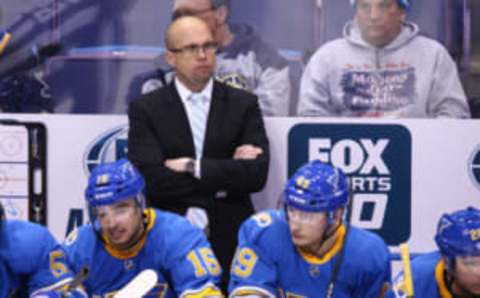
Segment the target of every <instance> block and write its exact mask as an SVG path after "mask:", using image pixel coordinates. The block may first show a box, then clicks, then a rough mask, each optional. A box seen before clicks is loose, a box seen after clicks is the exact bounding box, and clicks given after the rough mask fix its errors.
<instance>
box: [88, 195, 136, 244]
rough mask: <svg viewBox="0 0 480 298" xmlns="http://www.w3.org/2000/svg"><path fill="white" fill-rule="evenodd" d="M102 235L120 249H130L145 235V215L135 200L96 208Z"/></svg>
mask: <svg viewBox="0 0 480 298" xmlns="http://www.w3.org/2000/svg"><path fill="white" fill-rule="evenodd" d="M96 213H97V218H98V220H99V223H100V227H101V229H102V234H103V235H104V237H106V238H107V239H108V241H109V243H110V244H112V245H113V246H114V247H116V248H118V249H127V248H130V247H131V246H132V245H133V244H135V243H136V241H137V240H138V239H139V238H140V236H141V235H142V233H143V215H142V210H141V208H140V207H139V206H138V204H137V202H136V201H135V199H133V198H132V199H129V200H125V201H121V202H118V203H115V204H112V205H108V206H102V207H97V208H96Z"/></svg>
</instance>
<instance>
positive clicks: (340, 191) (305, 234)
mask: <svg viewBox="0 0 480 298" xmlns="http://www.w3.org/2000/svg"><path fill="white" fill-rule="evenodd" d="M348 198H349V191H348V186H347V180H346V178H345V176H344V174H343V173H342V172H341V171H340V170H339V169H337V168H334V167H331V166H330V165H327V164H323V163H321V162H319V161H313V162H311V163H308V164H307V165H304V166H303V167H301V168H300V169H299V170H297V172H296V173H295V174H294V175H293V176H292V178H291V179H290V180H289V181H288V182H287V184H286V187H285V190H284V203H285V210H276V211H268V212H262V213H259V214H257V215H254V216H253V217H252V218H250V219H249V220H247V221H246V222H245V223H244V224H243V225H242V227H241V229H240V232H239V246H238V249H237V253H236V256H235V259H234V263H233V265H232V270H231V280H230V286H229V291H230V297H249V298H252V297H257V298H258V297H328V298H332V297H358V298H376V297H382V294H383V291H384V289H385V288H386V286H387V282H389V280H390V263H389V252H388V248H387V246H386V245H385V243H384V241H383V240H382V239H381V238H380V237H378V236H377V235H375V234H373V233H370V232H367V231H364V230H361V229H358V228H355V227H350V226H348V225H347V224H346V223H345V222H344V221H343V214H344V211H345V207H346V204H347V201H348Z"/></svg>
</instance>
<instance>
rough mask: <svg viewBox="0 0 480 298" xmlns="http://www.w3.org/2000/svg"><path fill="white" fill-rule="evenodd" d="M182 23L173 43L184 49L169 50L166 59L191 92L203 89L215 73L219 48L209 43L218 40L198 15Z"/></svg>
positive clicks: (177, 47) (173, 35) (173, 37)
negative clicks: (196, 17)
mask: <svg viewBox="0 0 480 298" xmlns="http://www.w3.org/2000/svg"><path fill="white" fill-rule="evenodd" d="M179 22H181V24H177V26H176V27H175V28H174V29H172V32H171V34H172V46H173V47H174V48H175V49H178V50H180V51H177V52H174V51H167V55H166V58H167V61H168V62H169V63H170V65H172V67H173V68H174V69H175V73H176V76H177V78H178V79H179V80H180V81H181V82H182V83H183V84H185V85H186V86H187V87H188V88H189V89H190V90H191V91H200V90H201V89H203V88H204V87H205V85H206V84H207V83H208V81H209V80H210V78H211V77H212V75H213V71H214V68H215V50H216V49H215V48H211V47H209V46H208V45H212V44H215V42H214V40H213V37H212V34H211V33H210V30H209V29H208V27H207V26H206V25H205V23H204V22H202V21H200V20H198V19H194V18H190V19H188V20H186V19H183V20H180V21H179ZM188 48H190V49H192V48H195V49H196V51H188V50H187V49H188Z"/></svg>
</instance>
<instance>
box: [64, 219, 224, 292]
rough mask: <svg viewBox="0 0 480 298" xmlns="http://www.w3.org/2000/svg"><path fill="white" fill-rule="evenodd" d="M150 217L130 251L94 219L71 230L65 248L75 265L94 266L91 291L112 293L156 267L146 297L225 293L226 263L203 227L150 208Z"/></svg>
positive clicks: (89, 281)
mask: <svg viewBox="0 0 480 298" xmlns="http://www.w3.org/2000/svg"><path fill="white" fill-rule="evenodd" d="M145 216H146V218H147V231H146V233H145V235H144V236H143V238H142V239H141V240H140V241H139V242H138V243H137V244H136V245H135V246H134V247H133V248H131V249H130V250H129V251H119V250H117V249H115V248H114V247H112V246H111V245H109V244H108V243H107V242H105V241H102V239H100V237H99V236H98V235H97V234H96V232H95V230H94V229H93V227H92V226H91V225H90V224H88V225H84V226H82V227H80V228H79V229H77V230H74V231H73V232H72V233H71V234H70V235H69V237H68V238H67V240H66V243H65V250H66V252H67V256H68V260H69V263H70V264H71V266H72V268H73V269H74V271H76V272H77V271H78V270H81V268H83V267H84V266H87V267H88V268H89V272H90V273H89V276H88V278H87V280H86V281H85V282H84V286H85V289H86V291H87V293H89V295H91V296H93V297H111V296H112V295H113V294H114V293H115V292H117V291H119V290H120V289H122V288H123V287H124V286H125V285H126V284H128V282H129V281H131V280H132V279H133V278H135V276H137V275H138V274H139V273H140V272H142V271H143V270H145V269H153V270H154V271H155V272H156V273H157V275H158V283H157V285H156V287H155V288H154V289H152V290H151V291H150V292H149V293H148V295H147V296H146V297H164V298H170V297H185V298H187V297H203V296H201V295H207V294H210V295H212V297H215V296H214V295H218V296H220V295H221V294H220V291H219V290H218V288H217V286H216V284H217V283H218V281H219V278H220V274H221V268H220V265H219V264H218V261H217V259H216V257H215V255H214V254H213V251H212V249H211V248H210V244H209V243H208V241H207V239H206V238H205V236H204V234H203V232H202V231H201V230H200V229H198V228H196V227H194V226H192V225H191V224H190V223H189V222H188V221H187V220H186V219H185V218H183V217H181V216H178V215H176V214H172V213H168V212H163V211H159V210H154V209H147V210H146V211H145Z"/></svg>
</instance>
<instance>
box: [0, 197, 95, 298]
mask: <svg viewBox="0 0 480 298" xmlns="http://www.w3.org/2000/svg"><path fill="white" fill-rule="evenodd" d="M72 279H73V273H72V271H70V270H69V268H68V266H67V263H66V258H65V253H64V251H63V250H62V248H61V246H60V244H58V243H57V242H56V241H55V239H54V238H53V236H52V235H51V234H50V233H49V232H48V230H47V229H45V228H44V227H43V226H40V225H37V224H34V223H30V222H27V221H20V220H5V218H4V210H3V206H2V204H1V203H0V298H5V297H11V296H10V295H13V293H15V295H16V296H15V297H29V296H30V297H86V295H85V293H84V292H83V291H82V290H81V289H72V290H71V291H69V290H68V287H69V284H70V282H72Z"/></svg>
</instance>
